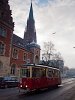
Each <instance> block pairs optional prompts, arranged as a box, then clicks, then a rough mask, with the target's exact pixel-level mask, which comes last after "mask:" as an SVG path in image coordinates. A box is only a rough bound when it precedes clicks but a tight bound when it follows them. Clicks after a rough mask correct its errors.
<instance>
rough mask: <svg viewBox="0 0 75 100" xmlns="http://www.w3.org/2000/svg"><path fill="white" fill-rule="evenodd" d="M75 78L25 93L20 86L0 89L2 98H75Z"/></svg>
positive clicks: (64, 99)
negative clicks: (49, 87) (19, 89)
mask: <svg viewBox="0 0 75 100" xmlns="http://www.w3.org/2000/svg"><path fill="white" fill-rule="evenodd" d="M74 95H75V79H68V80H63V82H62V84H61V85H60V86H59V87H58V88H54V89H46V90H41V91H39V92H32V93H28V94H25V93H23V92H21V93H19V91H18V88H7V89H0V100H75V99H74Z"/></svg>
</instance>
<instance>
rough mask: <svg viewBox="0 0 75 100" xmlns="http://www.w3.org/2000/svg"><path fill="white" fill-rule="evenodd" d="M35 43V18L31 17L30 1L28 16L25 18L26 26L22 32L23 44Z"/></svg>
mask: <svg viewBox="0 0 75 100" xmlns="http://www.w3.org/2000/svg"><path fill="white" fill-rule="evenodd" d="M33 41H34V42H35V43H37V37H36V29H35V20H34V17H33V7H32V1H31V6H30V11H29V17H28V20H27V27H26V30H25V32H24V44H25V45H26V44H28V43H29V44H30V43H31V42H33Z"/></svg>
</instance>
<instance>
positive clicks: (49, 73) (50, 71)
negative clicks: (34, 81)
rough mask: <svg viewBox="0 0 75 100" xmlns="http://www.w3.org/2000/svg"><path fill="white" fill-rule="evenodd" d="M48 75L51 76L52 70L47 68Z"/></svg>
mask: <svg viewBox="0 0 75 100" xmlns="http://www.w3.org/2000/svg"><path fill="white" fill-rule="evenodd" d="M48 77H52V70H51V69H48Z"/></svg>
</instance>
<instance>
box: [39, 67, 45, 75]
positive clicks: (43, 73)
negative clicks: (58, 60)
mask: <svg viewBox="0 0 75 100" xmlns="http://www.w3.org/2000/svg"><path fill="white" fill-rule="evenodd" d="M40 71H41V77H45V76H46V69H45V68H42V69H41V70H40Z"/></svg>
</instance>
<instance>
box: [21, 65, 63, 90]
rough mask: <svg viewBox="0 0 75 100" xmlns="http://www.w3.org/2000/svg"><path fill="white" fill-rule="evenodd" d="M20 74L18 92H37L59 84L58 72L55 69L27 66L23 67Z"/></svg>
mask: <svg viewBox="0 0 75 100" xmlns="http://www.w3.org/2000/svg"><path fill="white" fill-rule="evenodd" d="M20 72H21V73H20V76H21V79H20V84H19V89H20V90H21V89H23V90H27V91H32V90H39V89H43V88H48V87H51V86H58V85H60V84H61V77H60V70H59V69H57V68H52V67H49V66H44V65H34V64H30V65H29V64H28V65H24V66H23V67H22V68H21V70H20Z"/></svg>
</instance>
